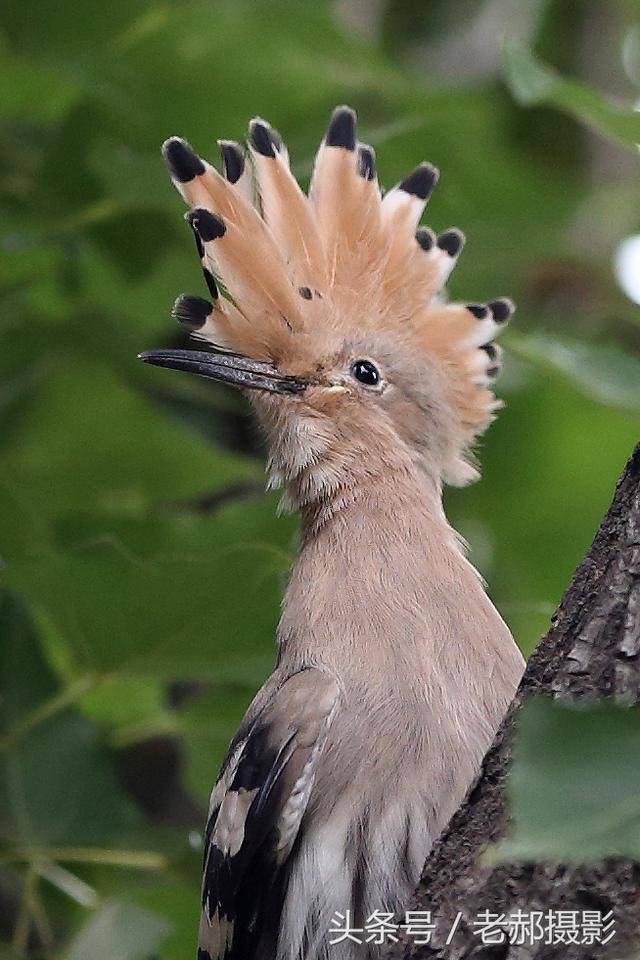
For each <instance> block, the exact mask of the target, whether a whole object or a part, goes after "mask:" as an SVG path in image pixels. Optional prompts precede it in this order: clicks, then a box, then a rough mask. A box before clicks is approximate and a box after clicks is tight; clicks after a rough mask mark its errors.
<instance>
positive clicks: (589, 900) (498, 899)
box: [385, 445, 640, 960]
mask: <svg viewBox="0 0 640 960" xmlns="http://www.w3.org/2000/svg"><path fill="white" fill-rule="evenodd" d="M536 694H547V695H553V696H557V697H561V698H563V699H568V700H573V701H577V700H581V701H590V700H594V699H596V698H598V697H602V696H613V697H616V698H618V699H620V700H622V701H623V702H625V703H631V702H633V703H638V702H639V701H640V445H638V447H636V449H635V451H634V453H633V456H632V457H631V459H630V460H629V462H628V464H627V466H626V468H625V471H624V473H623V475H622V477H621V478H620V480H619V482H618V486H617V488H616V493H615V496H614V499H613V502H612V504H611V506H610V508H609V511H608V513H607V515H606V516H605V518H604V520H603V521H602V524H601V526H600V529H599V531H598V533H597V535H596V538H595V540H594V542H593V544H592V546H591V549H590V550H589V552H588V554H587V556H586V557H585V558H584V560H583V561H582V563H581V564H580V566H579V567H578V569H577V570H576V572H575V574H574V576H573V579H572V581H571V583H570V585H569V587H568V589H567V591H566V593H565V595H564V597H563V598H562V601H561V603H560V606H559V608H558V610H557V611H556V613H555V615H554V617H553V620H552V623H551V628H550V630H549V632H548V633H547V634H546V636H545V637H543V639H542V640H541V641H540V643H539V644H538V647H537V649H536V650H535V652H534V653H533V655H532V656H531V658H530V660H529V662H528V665H527V669H526V672H525V675H524V677H523V680H522V683H521V685H520V688H519V690H518V693H517V695H516V698H515V700H514V702H513V704H512V706H511V709H510V711H509V713H508V715H507V717H506V718H505V720H504V723H503V724H502V727H501V728H500V730H499V732H498V735H497V736H496V739H495V741H494V743H493V746H492V747H491V749H490V750H489V752H488V753H487V755H486V757H485V759H484V763H483V765H482V770H481V772H480V775H479V777H478V780H477V781H476V783H475V785H474V786H473V788H472V789H471V791H470V793H469V794H468V796H467V799H466V800H465V802H464V803H463V804H462V806H461V807H460V809H459V810H458V812H457V813H456V814H455V815H454V817H453V819H452V820H451V822H450V824H449V826H448V827H447V829H446V831H445V832H444V834H443V835H442V837H441V838H440V840H439V841H438V842H437V843H436V844H435V846H434V848H433V850H432V852H431V854H430V856H429V859H428V860H427V863H426V865H425V869H424V873H423V877H422V881H421V884H420V887H419V889H418V892H417V894H416V898H415V901H414V903H412V904H411V907H412V908H413V909H417V910H429V911H431V913H432V920H433V921H434V922H435V923H436V924H437V927H436V931H435V935H434V936H433V937H432V939H431V943H430V944H429V945H423V946H416V945H415V944H414V943H413V941H412V940H409V939H407V938H406V937H404V938H403V937H401V939H400V942H398V943H397V944H393V945H392V946H391V947H390V948H389V949H387V950H386V951H385V957H386V958H389V960H390V958H394V960H399V958H405V960H406V958H409V957H411V958H416V960H418V958H430V960H434V958H446V960H462V958H466V957H474V958H492V960H498V958H500V960H533V958H536V960H542V958H544V960H548V958H555V957H558V958H560V957H562V958H563V960H572V958H576V960H577V958H580V960H587V958H591V957H596V956H598V957H600V956H602V957H611V958H614V957H615V958H616V960H620V958H623V957H630V956H635V957H638V956H640V951H638V948H639V947H640V864H638V863H632V862H630V861H625V860H621V859H615V860H614V859H612V860H608V861H606V862H603V863H598V864H588V865H584V866H563V865H561V864H550V863H544V864H541V863H536V864H510V865H501V866H498V867H493V868H492V867H487V866H482V865H481V864H480V863H479V858H480V854H481V853H482V852H483V851H484V850H485V849H486V847H487V845H488V844H489V843H493V842H495V841H497V840H498V839H500V838H501V837H502V836H503V835H504V833H505V829H506V826H507V820H508V817H507V812H506V810H505V780H506V775H507V769H508V766H509V760H510V754H511V731H512V727H513V720H514V716H515V715H516V713H517V711H518V710H519V709H520V707H521V706H522V704H523V703H524V702H525V701H526V700H528V699H529V698H530V697H532V696H534V695H536ZM638 762H639V763H640V756H639V758H638ZM518 909H521V910H524V911H532V910H541V911H543V912H544V911H547V910H558V909H565V910H580V911H581V910H599V911H602V912H603V913H607V912H608V911H609V910H612V911H613V915H614V917H615V930H616V935H615V937H614V938H613V940H612V941H611V942H610V943H609V944H608V945H607V946H605V947H603V946H600V947H598V946H594V947H584V946H578V945H576V946H571V945H567V944H563V945H561V946H560V945H558V946H548V945H547V946H545V945H544V944H541V943H538V944H536V945H534V946H511V945H509V944H508V943H507V944H500V945H492V946H490V945H483V944H482V943H481V941H480V939H479V937H478V935H477V933H476V932H474V928H473V927H472V926H471V923H472V921H474V920H475V919H476V918H477V915H478V913H479V912H480V911H484V910H491V911H493V912H496V913H510V912H513V911H515V910H518ZM458 915H461V916H459V919H458V926H457V927H456V930H455V933H454V935H453V937H452V940H451V943H450V944H447V943H446V940H447V936H448V935H449V933H450V931H451V928H452V925H453V923H454V921H455V919H456V917H458ZM634 945H635V948H636V949H635V950H634Z"/></svg>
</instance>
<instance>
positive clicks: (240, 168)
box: [140, 107, 523, 960]
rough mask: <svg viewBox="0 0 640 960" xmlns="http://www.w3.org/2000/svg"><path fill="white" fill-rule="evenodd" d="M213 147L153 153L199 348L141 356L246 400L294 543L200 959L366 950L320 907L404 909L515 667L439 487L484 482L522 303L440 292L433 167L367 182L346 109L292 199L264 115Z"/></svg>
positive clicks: (212, 865)
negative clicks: (164, 175)
mask: <svg viewBox="0 0 640 960" xmlns="http://www.w3.org/2000/svg"><path fill="white" fill-rule="evenodd" d="M219 144H220V150H221V154H222V167H223V173H222V174H221V173H219V172H218V171H217V170H216V169H215V168H214V167H213V166H211V165H210V164H209V163H207V162H206V161H204V160H202V159H200V157H199V156H197V155H196V154H195V153H194V151H193V150H192V149H191V147H190V146H189V144H187V143H186V142H185V141H184V140H182V139H179V138H172V139H170V140H167V142H166V143H165V144H164V147H163V153H164V157H165V160H166V162H167V165H168V168H169V171H170V174H171V177H172V180H173V182H174V184H175V186H176V187H177V188H178V190H179V191H180V193H181V194H182V196H183V198H184V200H185V201H186V202H187V204H188V205H189V207H190V208H191V209H190V212H189V213H187V214H186V219H187V221H188V223H189V224H190V226H191V228H192V230H193V233H194V235H195V240H196V247H197V251H198V254H199V256H200V259H201V261H202V268H203V270H204V277H205V281H206V284H207V287H208V290H209V294H210V298H211V299H210V300H204V299H201V298H200V297H195V296H181V297H179V298H178V300H177V301H176V304H175V307H174V311H173V313H174V316H175V318H176V319H177V320H179V321H180V322H181V323H182V324H184V325H186V327H187V328H188V329H189V330H190V332H191V333H192V335H193V337H194V338H195V339H197V340H199V341H202V342H203V345H204V344H206V349H194V350H191V349H189V350H177V349H175V350H151V351H147V352H145V353H142V354H141V355H140V356H141V359H142V360H144V361H146V362H147V363H151V364H155V365H157V366H160V367H169V368H173V369H177V370H184V371H190V372H192V373H195V374H198V375H199V376H202V377H209V378H211V379H213V380H218V381H222V382H224V383H229V384H233V385H235V386H236V387H239V388H240V389H241V390H242V391H244V392H246V394H247V395H248V396H250V397H251V399H252V402H253V406H254V408H255V412H256V414H257V417H258V419H259V422H260V423H261V425H262V427H263V428H264V431H265V433H266V437H267V440H268V447H269V459H268V476H269V485H270V486H272V487H281V488H282V489H283V502H284V505H285V506H286V507H288V508H291V509H295V510H298V511H299V513H300V518H301V546H300V551H299V556H298V557H297V560H296V562H295V564H294V566H293V570H292V572H291V576H290V580H289V584H288V587H287V589H286V593H285V597H284V601H283V607H282V616H281V619H280V624H279V627H278V634H277V643H278V655H277V663H276V667H275V669H274V672H273V673H272V675H271V676H270V677H269V679H268V680H267V681H266V683H265V684H264V686H263V687H262V689H261V690H260V691H259V693H258V694H257V696H256V697H255V699H254V700H253V702H252V703H251V705H250V706H249V708H248V710H247V713H246V715H245V717H244V719H243V721H242V723H241V725H240V728H239V730H238V732H237V734H236V736H235V737H234V739H233V741H232V743H231V746H230V748H229V753H228V755H227V758H226V760H225V761H224V764H223V766H222V770H221V772H220V775H219V778H218V780H217V783H216V784H215V786H214V788H213V792H212V794H211V801H210V806H209V813H208V821H207V826H206V832H205V838H204V846H205V850H204V878H203V885H202V917H201V922H200V931H199V949H198V958H199V960H328V958H329V957H331V958H332V960H351V958H356V957H357V958H365V957H370V956H374V955H375V953H376V951H377V950H378V949H379V948H378V947H377V946H376V945H375V944H374V943H373V942H370V943H366V942H365V943H363V945H358V944H357V943H355V942H354V940H353V938H349V937H344V938H342V939H340V938H335V937H334V938H332V937H331V921H332V918H334V917H339V916H342V917H348V918H351V922H352V923H353V924H354V925H355V927H356V928H360V929H361V928H363V925H364V924H365V923H366V922H367V919H368V918H369V917H370V916H372V915H374V914H375V913H376V912H378V914H379V913H380V911H384V912H385V913H388V914H394V913H395V912H397V911H400V910H401V909H402V908H405V907H406V906H407V905H408V903H409V900H410V897H411V894H412V892H413V890H414V888H415V887H416V886H417V884H418V881H419V878H420V873H421V869H422V867H423V865H424V862H425V859H426V857H427V854H428V852H429V849H430V847H431V846H432V844H433V841H434V839H435V838H436V837H437V836H438V834H439V833H440V832H441V831H442V829H443V828H444V827H445V825H446V824H447V821H448V820H449V819H450V817H451V816H452V814H453V813H454V811H455V810H456V808H457V807H458V806H459V804H460V803H461V801H462V800H463V798H464V795H465V793H466V791H467V790H468V788H469V786H470V784H471V783H472V782H473V779H474V776H475V775H476V774H477V772H478V769H479V766H480V763H481V760H482V757H483V755H484V753H485V752H486V750H487V748H488V747H489V745H490V743H491V740H492V738H493V736H494V734H495V732H496V730H497V728H498V726H499V724H500V721H501V719H502V717H503V715H504V714H505V711H506V709H507V707H508V705H509V702H510V701H511V699H512V697H513V694H514V692H515V690H516V687H517V684H518V682H519V680H520V677H521V674H522V671H523V659H522V656H521V654H520V652H519V650H518V648H517V646H516V644H515V642H514V640H513V638H512V636H511V634H510V632H509V629H508V628H507V626H506V625H505V623H504V622H503V620H502V619H501V617H500V615H499V614H498V612H497V611H496V609H495V608H494V606H493V605H492V603H491V601H490V600H489V598H488V597H487V594H486V593H485V590H484V587H483V582H482V580H481V578H480V576H479V574H478V573H477V572H476V570H475V569H474V568H473V567H472V566H471V564H470V563H469V562H468V560H467V559H466V557H465V552H464V548H463V544H462V542H461V540H460V538H459V537H458V536H457V535H456V533H455V532H454V531H453V529H452V528H451V527H450V526H449V524H448V522H447V519H446V517H445V514H444V511H443V507H442V488H443V484H444V483H450V484H456V485H462V484H466V483H468V482H470V481H471V480H474V479H475V478H476V477H477V476H478V474H477V469H476V467H475V465H474V461H473V455H472V449H473V445H474V441H475V438H476V437H478V435H479V434H481V433H482V432H483V431H484V430H485V429H486V427H487V426H488V425H489V423H490V422H491V420H492V419H493V416H494V412H495V410H496V409H497V407H498V406H499V404H498V401H497V400H496V399H495V397H494V395H493V393H492V390H491V387H492V384H493V380H494V378H495V376H496V375H497V373H498V371H499V367H500V354H499V351H498V347H497V346H495V345H494V343H493V337H494V336H495V334H497V333H498V332H499V331H500V329H501V328H502V326H503V325H504V324H505V322H506V321H507V320H508V319H509V317H510V315H511V313H512V312H513V305H512V303H511V301H510V300H508V299H505V298H501V299H496V300H492V301H491V302H490V303H487V304H479V303H468V304H458V303H447V302H445V300H444V297H443V293H442V290H443V286H444V284H445V282H446V280H447V277H448V275H449V273H450V271H451V269H452V267H453V266H454V264H455V262H456V258H457V257H458V254H459V253H460V250H461V249H462V246H463V242H464V238H463V235H462V234H461V233H460V231H458V230H455V229H449V230H445V231H444V232H442V233H439V234H438V235H436V234H435V233H433V232H432V230H430V229H429V228H428V227H426V226H419V222H420V219H421V216H422V213H423V210H424V208H425V205H426V203H427V200H428V198H429V196H430V194H431V192H432V190H433V187H434V185H435V183H436V181H437V179H438V172H437V170H436V169H435V168H434V167H433V166H431V165H430V164H428V163H422V164H421V165H420V166H418V167H417V168H416V169H415V170H414V171H413V173H411V174H410V175H409V176H408V177H407V178H406V179H405V180H403V181H402V182H401V183H399V184H398V185H397V186H395V187H393V189H390V190H389V191H388V192H387V193H386V194H385V195H384V196H382V192H381V190H380V187H379V185H378V179H377V174H376V163H375V155H374V151H373V149H372V148H371V147H370V146H367V145H366V144H364V143H360V142H359V141H358V139H357V132H356V116H355V113H354V112H353V111H352V110H351V109H349V108H347V107H339V108H337V109H336V110H335V111H334V113H333V116H332V118H331V121H330V123H329V126H328V129H327V132H326V134H325V137H324V139H323V141H322V144H321V146H320V149H319V151H318V154H317V156H316V160H315V166H314V170H313V176H312V179H311V186H310V189H309V194H308V196H307V195H306V194H305V193H304V192H303V191H302V190H301V189H300V187H299V185H298V183H297V181H296V180H295V178H294V177H293V175H292V173H291V171H290V168H289V160H288V154H287V150H286V148H285V146H284V144H283V142H282V139H281V137H280V135H279V134H278V133H277V132H276V130H275V129H273V127H271V126H269V124H267V123H266V122H265V121H264V120H261V119H254V120H252V121H251V124H250V129H249V148H248V156H245V152H244V150H243V149H242V148H241V147H240V146H239V145H238V144H237V143H234V142H231V141H227V140H221V141H219ZM254 184H255V186H254ZM254 191H255V195H254ZM332 939H333V941H334V942H333V944H332V943H331V940H332ZM356 939H357V938H356ZM362 939H364V938H362Z"/></svg>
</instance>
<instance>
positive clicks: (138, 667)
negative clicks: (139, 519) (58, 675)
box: [5, 498, 293, 683]
mask: <svg viewBox="0 0 640 960" xmlns="http://www.w3.org/2000/svg"><path fill="white" fill-rule="evenodd" d="M271 504H273V498H272V499H271ZM272 509H273V507H272V506H271V507H269V506H266V505H265V504H250V505H246V504H239V505H234V506H233V507H230V508H227V509H225V510H221V511H219V512H218V513H216V514H213V515H209V516H206V515H198V514H193V515H189V514H186V515H181V516H178V517H175V518H173V519H171V518H162V517H160V516H157V517H150V518H149V519H148V520H147V521H146V522H145V523H141V524H138V525H136V524H131V525H130V526H129V527H127V526H125V525H121V526H118V525H117V524H116V528H115V529H116V530H118V533H119V536H115V535H114V534H113V533H112V532H111V530H110V527H109V525H108V521H107V520H106V518H104V517H102V518H101V524H100V527H98V528H97V529H96V530H95V531H94V532H95V536H92V537H89V538H88V542H87V543H86V544H85V545H84V546H82V547H79V548H77V549H75V550H67V551H62V550H54V551H47V552H43V553H42V554H41V555H40V556H38V557H34V558H25V559H24V560H20V561H15V562H13V563H11V564H10V565H8V566H7V569H6V571H5V578H6V581H7V583H8V584H10V585H11V586H13V587H14V588H15V589H17V590H19V592H20V593H21V594H22V595H23V596H25V597H27V598H28V599H29V600H30V601H31V602H32V603H33V604H34V609H35V610H36V611H37V612H38V615H39V623H40V626H41V630H42V631H43V633H44V635H45V641H46V644H47V648H48V650H49V659H50V660H51V659H53V660H55V661H56V662H59V663H62V664H66V665H67V666H66V668H65V674H66V675H67V676H68V677H70V676H74V675H76V674H78V673H80V674H83V673H87V672H95V673H98V674H105V673H113V672H116V673H119V674H120V673H127V674H129V675H132V674H135V675H138V676H139V675H144V676H145V677H153V676H158V677H161V676H165V677H184V678H189V679H204V678H210V679H214V680H217V681H218V682H225V681H229V680H231V681H234V682H249V683H254V682H255V681H256V680H260V679H262V678H263V677H264V675H265V674H266V673H267V672H268V671H269V669H270V667H271V665H272V663H273V657H274V651H275V647H274V635H275V628H276V625H277V621H278V616H279V607H280V596H281V591H282V585H283V581H284V579H285V576H286V573H287V571H288V568H289V565H290V562H291V554H290V552H289V550H288V549H287V543H288V542H289V541H290V539H291V533H292V529H293V522H292V521H291V520H289V522H287V521H286V520H277V519H276V518H275V516H274V515H273V514H272V512H271V510H272ZM147 538H149V539H147Z"/></svg>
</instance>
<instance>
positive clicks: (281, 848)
mask: <svg viewBox="0 0 640 960" xmlns="http://www.w3.org/2000/svg"><path fill="white" fill-rule="evenodd" d="M338 695H339V689H338V684H337V682H336V681H335V680H334V679H333V678H332V677H331V676H329V675H328V674H326V673H323V672H322V671H320V670H316V669H308V670H302V671H301V672H300V673H296V674H294V675H293V676H291V677H289V678H288V679H287V680H286V681H285V682H284V683H283V684H282V685H281V686H280V687H279V688H278V689H277V691H276V693H275V694H274V695H273V696H272V697H271V698H269V699H267V702H266V705H264V706H263V707H262V708H261V709H260V710H259V711H258V712H257V713H256V711H255V709H254V710H251V708H250V711H249V714H248V717H247V719H246V720H245V722H244V723H243V725H242V726H241V728H240V730H239V732H238V735H237V736H236V738H235V739H234V742H233V743H232V745H231V748H230V750H229V755H228V757H227V759H226V761H225V763H224V765H223V768H222V772H221V774H220V778H219V779H218V782H217V783H216V786H215V787H214V789H213V793H212V795H211V803H210V807H209V818H208V822H207V829H206V834H205V852H204V877H203V885H202V917H201V920H200V932H199V938H198V960H258V958H260V960H263V958H267V957H272V956H273V955H274V952H275V947H276V941H277V936H278V929H279V926H280V915H281V912H282V903H283V898H284V894H285V892H286V891H285V888H286V879H287V861H288V858H289V855H290V853H291V850H292V848H293V845H294V843H295V839H296V836H297V834H298V829H299V826H300V822H301V820H302V817H303V815H304V812H305V809H306V807H307V803H308V801H309V795H310V793H311V789H312V787H313V783H314V779H315V773H316V769H317V764H318V760H319V758H320V755H321V753H322V750H323V747H324V745H325V742H326V739H327V733H328V731H329V727H330V725H331V721H332V719H333V716H334V714H335V710H336V706H337V703H338ZM259 696H260V695H259Z"/></svg>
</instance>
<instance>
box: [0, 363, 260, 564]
mask: <svg viewBox="0 0 640 960" xmlns="http://www.w3.org/2000/svg"><path fill="white" fill-rule="evenodd" d="M132 362H135V359H133V358H132ZM20 427H21V429H20V431H19V433H18V432H17V431H16V432H15V434H14V436H13V437H12V438H11V440H10V442H9V443H8V444H7V446H6V448H5V450H4V454H3V465H2V475H3V476H4V481H5V485H6V487H7V489H8V490H9V491H12V490H15V491H18V494H19V499H20V502H21V503H24V504H27V505H29V506H30V508H31V512H32V513H33V514H34V515H36V516H37V517H39V518H47V517H55V516H57V515H60V514H63V513H65V512H67V511H74V510H77V509H79V508H81V509H83V510H87V509H96V508H97V509H98V510H104V511H107V512H112V513H114V514H118V513H120V514H133V515H135V514H136V513H141V512H144V511H145V510H148V508H149V507H150V505H151V504H153V503H154V502H156V501H158V500H160V501H162V500H164V501H178V500H180V499H186V498H189V497H196V496H197V495H198V494H204V493H212V492H215V491H216V490H220V489H221V488H223V487H225V486H227V485H228V484H231V483H237V482H238V481H242V480H246V479H248V478H257V477H258V476H259V475H260V474H261V470H260V468H259V467H258V466H257V465H256V464H254V463H253V462H252V461H249V460H244V459H242V458H240V457H238V456H233V455H232V454H230V453H228V452H224V453H222V452H221V451H217V450H215V449H214V448H212V447H211V446H208V445H207V444H206V443H205V441H204V440H203V439H202V438H201V437H200V436H198V435H197V434H195V433H192V432H189V431H187V430H185V429H184V428H183V427H182V426H181V425H180V424H179V423H178V422H176V421H173V420H170V419H168V418H167V417H164V416H162V415H161V414H160V413H159V412H157V411H156V410H155V409H154V407H153V406H152V405H151V404H150V403H148V402H147V401H146V400H145V399H143V398H142V397H141V396H140V395H139V394H137V393H135V392H134V391H133V390H131V389H130V388H128V387H127V386H126V385H125V384H124V383H123V382H122V381H121V380H120V379H119V378H118V377H117V376H116V375H115V374H114V373H112V372H111V371H109V370H108V369H107V368H106V367H104V366H102V365H101V364H100V363H91V362H85V363H70V364H68V365H67V366H66V367H65V368H64V369H57V370H55V371H54V372H53V375H51V376H50V377H49V379H48V380H47V381H46V382H44V383H42V384H41V385H40V387H39V389H38V390H37V391H36V393H35V396H34V397H33V398H32V399H31V401H30V402H28V403H27V404H26V405H25V409H24V410H23V412H22V421H21V424H20ZM2 548H3V544H2V542H1V541H0V551H1V550H2Z"/></svg>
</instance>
